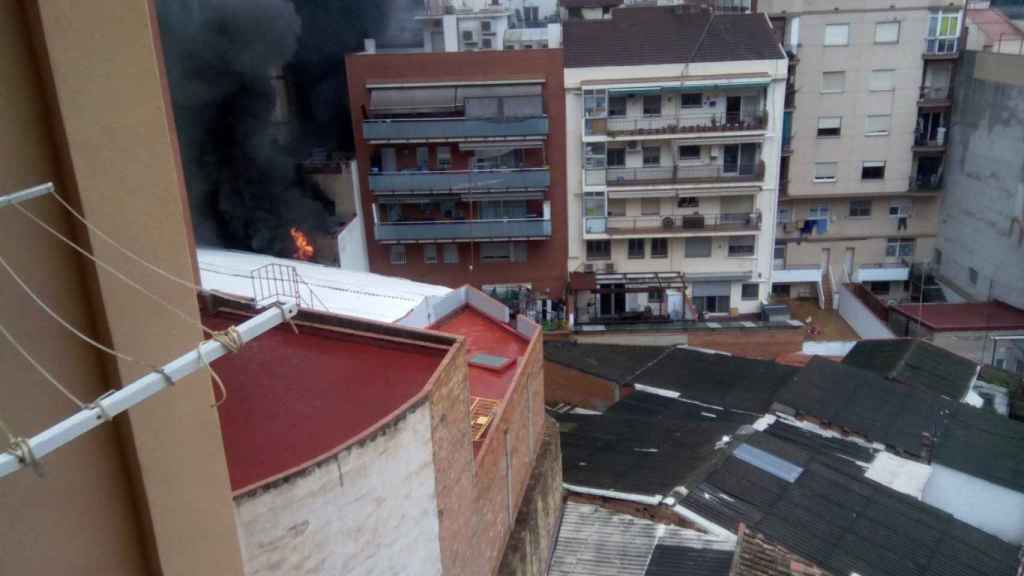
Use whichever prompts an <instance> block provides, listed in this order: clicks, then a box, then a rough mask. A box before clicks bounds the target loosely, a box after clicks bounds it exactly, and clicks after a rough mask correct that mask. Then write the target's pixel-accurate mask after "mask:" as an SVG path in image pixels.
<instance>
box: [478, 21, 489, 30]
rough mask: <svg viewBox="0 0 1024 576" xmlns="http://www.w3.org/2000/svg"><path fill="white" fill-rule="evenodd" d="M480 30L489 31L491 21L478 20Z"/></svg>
mask: <svg viewBox="0 0 1024 576" xmlns="http://www.w3.org/2000/svg"><path fill="white" fill-rule="evenodd" d="M480 31H481V32H490V31H491V21H490V20H483V21H481V22H480Z"/></svg>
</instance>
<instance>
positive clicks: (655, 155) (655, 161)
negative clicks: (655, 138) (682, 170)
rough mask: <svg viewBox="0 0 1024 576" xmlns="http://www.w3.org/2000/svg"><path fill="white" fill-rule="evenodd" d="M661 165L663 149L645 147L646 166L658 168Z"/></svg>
mask: <svg viewBox="0 0 1024 576" xmlns="http://www.w3.org/2000/svg"><path fill="white" fill-rule="evenodd" d="M659 164H661V148H658V147H657V146H644V166H657V165H659Z"/></svg>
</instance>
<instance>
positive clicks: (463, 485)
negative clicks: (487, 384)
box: [431, 332, 544, 575]
mask: <svg viewBox="0 0 1024 576" xmlns="http://www.w3.org/2000/svg"><path fill="white" fill-rule="evenodd" d="M542 337H543V336H542V334H540V333H539V332H538V334H537V336H536V337H535V338H534V340H533V341H532V342H531V344H530V346H529V347H528V348H527V351H526V354H525V355H524V357H523V361H522V363H521V365H520V366H519V367H517V368H516V370H517V371H518V374H517V377H516V379H515V381H514V383H513V385H512V386H511V387H510V389H509V392H508V395H507V396H506V398H505V399H504V401H503V402H502V404H501V405H500V407H499V411H498V413H497V415H496V416H495V418H494V420H492V421H491V424H490V427H489V429H488V431H487V436H486V437H485V439H484V443H483V445H482V446H481V448H480V451H479V453H478V454H477V456H476V459H475V462H474V460H473V453H472V443H471V441H470V438H469V432H470V427H469V424H468V423H469V398H468V385H467V384H468V383H467V381H466V378H467V368H466V358H465V345H464V344H461V343H460V344H459V345H458V346H457V347H456V348H455V350H454V351H453V354H450V355H449V357H448V358H447V359H446V363H445V364H444V365H443V366H442V367H441V369H440V370H439V377H438V381H437V382H436V383H435V384H434V388H433V390H432V394H431V411H432V415H431V416H432V420H433V425H434V430H433V440H434V466H435V470H436V476H437V481H436V484H437V502H438V509H439V516H440V541H441V559H442V564H443V566H444V570H445V573H446V574H459V575H461V574H472V575H476V574H481V575H487V574H494V573H495V572H496V570H497V568H498V564H499V562H500V561H501V557H502V554H503V551H504V549H505V543H506V542H507V541H508V538H509V535H510V534H511V531H512V526H513V525H514V523H515V520H516V518H515V516H516V511H517V510H518V509H519V507H520V503H521V502H522V499H523V494H524V493H525V492H526V486H527V483H528V480H529V478H530V475H531V472H532V470H533V465H534V461H535V459H536V455H537V452H538V450H539V449H540V446H541V443H542V440H543V434H544V368H543V342H542ZM507 462H508V463H510V465H507V464H506V463H507ZM510 487H511V491H510V490H509V488H510ZM510 502H511V514H510V513H509V508H510Z"/></svg>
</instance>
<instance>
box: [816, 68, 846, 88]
mask: <svg viewBox="0 0 1024 576" xmlns="http://www.w3.org/2000/svg"><path fill="white" fill-rule="evenodd" d="M843 90H846V72H823V73H822V74H821V91H822V92H842V91H843Z"/></svg>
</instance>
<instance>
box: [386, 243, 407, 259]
mask: <svg viewBox="0 0 1024 576" xmlns="http://www.w3.org/2000/svg"><path fill="white" fill-rule="evenodd" d="M390 252H391V263H392V264H405V246H404V245H402V244H395V245H393V246H391V250H390Z"/></svg>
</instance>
